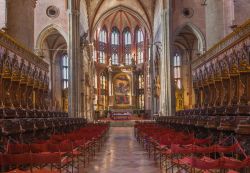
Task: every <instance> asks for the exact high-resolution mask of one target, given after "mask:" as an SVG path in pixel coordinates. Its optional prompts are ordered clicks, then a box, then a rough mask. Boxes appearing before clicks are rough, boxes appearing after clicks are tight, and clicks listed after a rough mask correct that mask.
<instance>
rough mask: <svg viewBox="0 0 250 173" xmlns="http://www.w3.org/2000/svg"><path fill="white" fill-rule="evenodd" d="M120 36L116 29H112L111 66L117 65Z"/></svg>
mask: <svg viewBox="0 0 250 173" xmlns="http://www.w3.org/2000/svg"><path fill="white" fill-rule="evenodd" d="M119 36H120V34H119V30H118V28H116V27H114V28H113V29H112V33H111V62H112V65H119V45H120V40H119V39H120V37H119Z"/></svg>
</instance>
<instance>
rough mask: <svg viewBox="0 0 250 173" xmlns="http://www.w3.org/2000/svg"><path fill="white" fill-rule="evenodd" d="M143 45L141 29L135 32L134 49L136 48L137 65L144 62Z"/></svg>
mask: <svg viewBox="0 0 250 173" xmlns="http://www.w3.org/2000/svg"><path fill="white" fill-rule="evenodd" d="M143 45H144V37H143V32H142V29H141V28H139V29H138V30H137V31H136V47H137V63H138V64H141V63H143V62H144V51H143Z"/></svg>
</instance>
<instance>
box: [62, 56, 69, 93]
mask: <svg viewBox="0 0 250 173" xmlns="http://www.w3.org/2000/svg"><path fill="white" fill-rule="evenodd" d="M68 87H69V57H68V55H66V54H65V55H63V56H62V88H63V89H66V88H68Z"/></svg>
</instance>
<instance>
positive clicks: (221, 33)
mask: <svg viewBox="0 0 250 173" xmlns="http://www.w3.org/2000/svg"><path fill="white" fill-rule="evenodd" d="M206 3H207V5H206V7H205V10H206V40H207V50H208V49H209V48H211V47H212V46H213V45H214V44H216V43H217V42H218V41H220V40H221V39H222V38H224V37H225V36H226V35H227V34H229V33H230V32H231V31H232V29H231V28H230V26H231V25H232V24H233V19H234V11H233V0H209V1H207V2H206Z"/></svg>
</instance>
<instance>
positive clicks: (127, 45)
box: [124, 28, 132, 65]
mask: <svg viewBox="0 0 250 173" xmlns="http://www.w3.org/2000/svg"><path fill="white" fill-rule="evenodd" d="M131 44H132V41H131V32H130V31H129V29H128V28H126V29H125V30H124V56H125V65H131V63H132V53H131Z"/></svg>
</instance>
